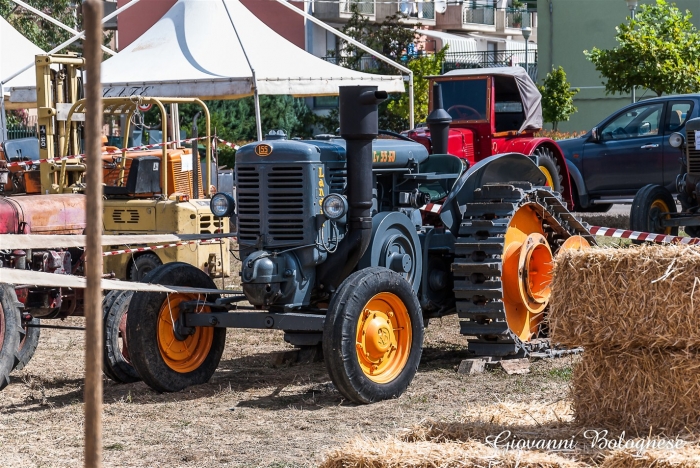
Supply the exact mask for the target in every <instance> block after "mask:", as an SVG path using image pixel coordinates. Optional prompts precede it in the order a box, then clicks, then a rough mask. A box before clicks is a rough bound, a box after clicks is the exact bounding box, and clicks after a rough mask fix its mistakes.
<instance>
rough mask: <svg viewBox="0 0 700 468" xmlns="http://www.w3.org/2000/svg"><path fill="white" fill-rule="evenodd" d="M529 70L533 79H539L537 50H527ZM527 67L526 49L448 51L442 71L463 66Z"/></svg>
mask: <svg viewBox="0 0 700 468" xmlns="http://www.w3.org/2000/svg"><path fill="white" fill-rule="evenodd" d="M527 62H528V64H527V72H528V74H529V75H530V78H532V81H536V80H537V51H536V50H529V51H528V52H527ZM511 66H522V67H525V51H524V50H508V51H505V50H496V51H488V52H447V53H446V54H445V62H444V63H443V65H442V73H446V72H448V71H450V70H459V69H463V68H492V67H511Z"/></svg>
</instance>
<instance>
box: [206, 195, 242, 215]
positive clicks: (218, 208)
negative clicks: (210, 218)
mask: <svg viewBox="0 0 700 468" xmlns="http://www.w3.org/2000/svg"><path fill="white" fill-rule="evenodd" d="M209 208H211V212H212V213H213V214H214V216H216V217H217V218H225V217H227V216H231V213H233V210H234V209H236V202H235V200H234V199H233V197H232V196H231V195H229V194H228V193H224V192H219V193H217V194H215V195H214V196H213V197H211V201H210V202H209Z"/></svg>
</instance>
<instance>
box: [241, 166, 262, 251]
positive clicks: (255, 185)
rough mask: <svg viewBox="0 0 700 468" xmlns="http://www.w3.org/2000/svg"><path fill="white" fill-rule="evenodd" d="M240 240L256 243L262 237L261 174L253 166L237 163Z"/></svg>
mask: <svg viewBox="0 0 700 468" xmlns="http://www.w3.org/2000/svg"><path fill="white" fill-rule="evenodd" d="M236 198H237V200H236V209H237V211H238V240H239V242H240V243H242V244H255V243H256V242H257V241H258V238H259V237H260V234H261V232H260V205H261V203H260V202H261V200H260V174H259V173H258V171H257V170H256V168H255V167H253V166H242V165H238V164H237V165H236Z"/></svg>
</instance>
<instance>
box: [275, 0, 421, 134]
mask: <svg viewBox="0 0 700 468" xmlns="http://www.w3.org/2000/svg"><path fill="white" fill-rule="evenodd" d="M275 1H276V2H277V3H280V4H282V5H284V6H285V7H287V8H289V9H290V10H292V11H293V12H295V13H297V14H299V15H301V16H303V17H304V18H306V19H307V20H309V21H311V22H312V23H314V24H316V25H318V26H321V27H322V28H323V29H325V30H326V31H330V32H332V33H333V34H335V35H336V36H338V37H340V38H341V39H343V40H345V41H347V42H349V43H350V44H352V45H354V46H356V47H359V48H360V49H362V50H364V51H365V52H367V53H368V54H370V55H372V56H374V57H377V58H378V59H379V60H381V61H383V62H386V63H388V64H389V65H391V66H392V67H394V68H397V69H399V70H401V71H402V72H404V73H406V74H408V113H409V121H410V123H409V125H410V127H411V128H414V127H415V111H414V102H413V71H411V69H410V68H407V67H404V66H403V65H401V64H399V63H396V62H395V61H393V60H391V59H390V58H388V57H385V56H384V55H382V54H380V53H379V52H377V51H376V50H374V49H371V48H369V47H367V46H366V45H364V44H363V43H362V42H360V41H358V40H356V39H353V38H352V37H350V36H348V35H347V34H344V33H342V32H340V31H338V30H337V29H335V28H334V27H332V26H329V25H327V24H326V23H324V22H323V21H321V20H320V19H318V18H316V17H315V16H313V15H310V14H308V13H307V12H305V11H303V10H300V9H299V8H297V7H295V6H294V5H290V4H289V3H287V2H286V1H285V0H275Z"/></svg>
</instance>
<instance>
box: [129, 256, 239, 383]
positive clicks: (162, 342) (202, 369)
mask: <svg viewBox="0 0 700 468" xmlns="http://www.w3.org/2000/svg"><path fill="white" fill-rule="evenodd" d="M148 281H149V282H151V283H155V284H162V285H172V286H190V287H196V288H207V289H216V285H215V284H214V281H213V280H212V279H211V278H209V276H207V274H206V273H204V272H203V271H201V270H199V269H198V268H195V267H193V266H191V265H188V264H186V263H180V262H173V263H167V264H165V265H163V266H160V267H158V268H156V269H155V270H153V271H152V272H151V274H150V275H149V276H148ZM217 298H218V296H216V295H211V294H210V295H206V296H205V295H203V294H189V293H188V294H184V293H172V294H165V293H154V292H135V293H134V296H133V298H132V299H131V302H130V304H129V309H128V312H127V318H126V337H127V341H128V343H129V357H130V359H131V363H132V365H133V366H134V368H135V369H136V371H137V372H138V375H139V376H141V378H142V379H143V381H144V382H145V383H146V384H148V386H150V387H151V388H153V389H155V390H157V391H160V392H177V391H180V390H182V389H184V388H186V387H189V386H191V385H199V384H203V383H206V382H208V381H209V379H210V378H211V376H212V375H213V374H214V372H215V371H216V368H217V367H218V365H219V361H220V360H221V355H222V354H223V351H224V345H225V342H226V329H225V328H213V327H194V328H193V329H192V330H191V333H182V332H181V331H180V329H179V328H178V324H179V322H178V319H179V318H180V304H182V303H183V302H189V301H202V302H204V301H214V300H216V299H217ZM197 312H198V313H201V312H209V308H208V307H197Z"/></svg>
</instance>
